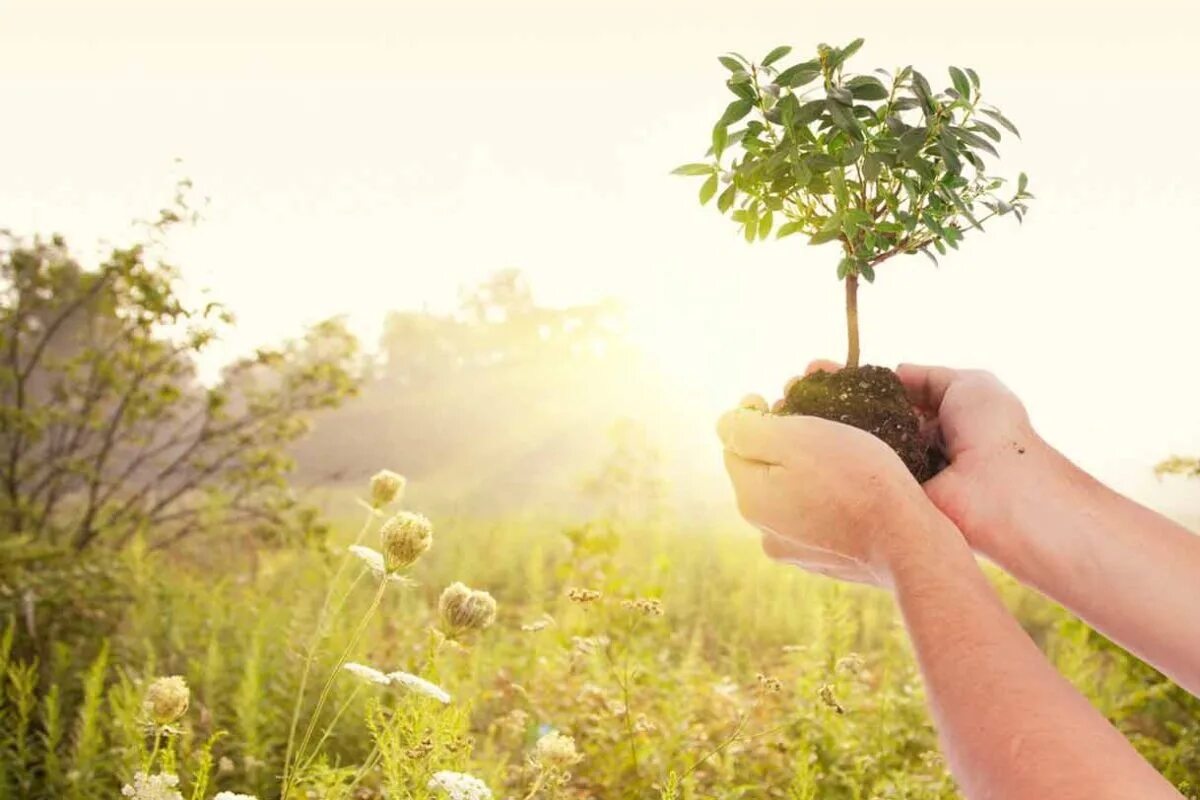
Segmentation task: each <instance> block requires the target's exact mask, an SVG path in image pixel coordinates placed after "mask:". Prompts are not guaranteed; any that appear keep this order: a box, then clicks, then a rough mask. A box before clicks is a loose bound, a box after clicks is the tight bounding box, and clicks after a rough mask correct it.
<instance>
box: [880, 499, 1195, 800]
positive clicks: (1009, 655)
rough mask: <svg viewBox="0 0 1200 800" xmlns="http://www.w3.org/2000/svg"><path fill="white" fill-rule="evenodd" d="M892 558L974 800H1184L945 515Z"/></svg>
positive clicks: (933, 695) (942, 720)
mask: <svg viewBox="0 0 1200 800" xmlns="http://www.w3.org/2000/svg"><path fill="white" fill-rule="evenodd" d="M922 527H923V528H925V529H926V530H923V531H922V536H920V537H913V538H914V539H915V540H916V544H915V545H913V546H911V547H910V546H908V545H906V548H905V550H904V551H902V552H901V553H899V554H898V555H897V557H896V558H895V559H894V563H893V567H892V574H893V580H894V588H895V594H896V598H897V602H898V604H899V607H900V610H901V612H902V613H903V615H904V620H905V623H906V625H907V627H908V630H909V635H910V636H911V638H912V642H913V646H914V648H915V651H916V654H917V659H918V661H919V662H920V665H921V669H922V672H923V673H924V676H925V681H926V685H927V692H928V695H929V698H930V704H931V707H932V711H933V715H934V718H935V720H936V722H937V726H938V732H939V735H940V737H941V739H942V744H943V749H944V750H945V753H946V755H947V758H948V760H949V763H950V766H951V769H952V770H953V771H954V774H955V776H956V777H957V779H958V781H959V784H960V786H961V788H962V789H963V791H964V793H965V794H966V796H967V797H969V798H971V800H983V798H1004V800H1025V799H1026V798H1028V800H1034V799H1035V798H1038V799H1039V800H1040V798H1048V797H1053V798H1056V800H1072V799H1073V798H1079V799H1080V800H1083V799H1084V798H1087V800H1098V799H1100V798H1127V797H1139V798H1176V800H1177V799H1178V798H1179V795H1178V794H1177V793H1176V792H1175V791H1174V790H1173V789H1172V788H1171V787H1170V786H1169V785H1168V784H1167V782H1166V781H1165V780H1164V779H1163V778H1162V777H1161V776H1159V775H1158V773H1156V772H1155V771H1154V770H1153V769H1152V768H1151V767H1150V766H1149V765H1148V764H1147V763H1146V762H1145V761H1143V760H1142V759H1141V757H1140V756H1138V754H1137V753H1136V752H1135V751H1134V750H1133V748H1132V747H1131V746H1130V745H1129V743H1128V742H1127V741H1126V740H1125V739H1124V738H1123V737H1122V736H1121V735H1120V733H1118V732H1117V731H1116V730H1115V729H1114V728H1113V727H1112V726H1111V725H1109V724H1108V722H1107V721H1106V720H1105V719H1104V718H1103V717H1102V716H1101V715H1100V714H1099V713H1098V712H1097V711H1096V710H1095V709H1094V708H1092V707H1091V706H1090V705H1089V704H1088V703H1087V701H1086V700H1085V699H1084V698H1083V697H1082V696H1081V695H1079V693H1078V692H1076V691H1075V690H1074V688H1072V687H1071V685H1070V684H1069V683H1067V682H1066V681H1065V680H1064V679H1063V678H1062V676H1060V675H1059V674H1058V673H1057V672H1055V671H1054V669H1053V668H1052V667H1051V666H1050V665H1049V663H1048V662H1047V661H1046V660H1045V658H1044V657H1043V656H1042V654H1041V653H1040V652H1039V651H1038V649H1037V648H1036V647H1035V646H1034V644H1033V642H1032V641H1030V639H1029V637H1028V636H1027V635H1026V634H1025V632H1024V631H1023V630H1021V628H1020V626H1019V625H1017V623H1016V621H1015V620H1014V619H1013V618H1012V616H1011V615H1010V614H1009V613H1008V612H1007V610H1006V609H1005V608H1004V607H1003V605H1002V604H1001V603H1000V601H999V599H998V598H997V596H996V594H995V592H994V591H993V589H992V587H991V586H990V584H988V582H987V580H986V578H985V577H984V575H983V573H982V571H981V570H980V569H979V567H978V565H977V564H976V563H975V560H974V558H973V556H972V555H971V552H970V549H969V548H968V547H967V545H966V543H965V542H964V541H963V540H962V538H961V536H960V535H959V533H958V531H957V530H955V529H954V527H953V526H952V525H951V523H950V522H949V520H947V519H946V518H945V517H943V516H941V515H940V514H935V513H932V512H931V513H930V515H929V518H928V519H927V520H926V521H925V522H923V523H922Z"/></svg>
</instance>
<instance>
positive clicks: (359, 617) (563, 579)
mask: <svg viewBox="0 0 1200 800" xmlns="http://www.w3.org/2000/svg"><path fill="white" fill-rule="evenodd" d="M360 494H361V495H362V496H363V497H369V493H368V489H367V484H366V479H365V477H364V480H363V483H362V491H361V493H360ZM341 505H342V510H340V511H339V512H338V514H337V519H338V520H339V522H338V524H336V525H335V526H333V532H332V533H331V534H330V535H329V536H328V538H326V539H324V540H322V541H320V542H313V543H309V544H307V545H304V546H292V547H286V548H277V549H273V550H265V549H255V548H250V547H246V546H244V543H243V542H242V541H241V540H239V539H238V538H237V537H234V536H228V537H225V538H223V539H222V538H221V537H220V536H218V537H216V538H215V539H212V540H210V541H208V542H207V543H206V545H205V546H204V547H196V548H192V549H190V550H188V551H183V552H173V553H170V554H166V555H164V554H159V553H155V552H151V551H149V550H147V549H146V548H145V547H141V546H138V545H137V544H136V543H135V544H134V545H132V546H131V547H129V548H128V549H126V550H125V551H123V552H120V553H116V554H113V553H105V554H96V555H91V554H84V555H80V556H63V555H62V554H47V553H41V554H39V552H38V551H37V549H36V548H33V547H31V546H28V545H26V546H20V545H19V543H18V544H16V545H14V544H9V545H6V550H5V555H6V558H4V559H3V561H2V562H0V563H3V564H4V567H3V573H2V575H0V593H2V594H0V597H2V599H3V603H4V609H5V613H6V616H7V622H6V629H5V633H4V636H3V646H2V648H0V666H2V672H3V674H4V676H5V685H4V691H3V693H2V694H0V698H2V700H0V797H3V798H23V799H26V800H40V799H41V798H72V799H76V798H78V799H79V800H83V799H85V798H97V799H99V798H111V797H116V796H119V795H120V792H121V789H122V787H123V786H124V787H128V788H127V789H126V794H125V796H132V797H140V798H155V799H156V800H157V799H161V800H166V799H168V798H176V797H188V798H193V799H194V800H199V799H200V798H208V797H211V796H213V795H214V794H215V793H218V792H233V793H238V794H245V795H252V796H255V797H259V798H275V797H278V796H279V794H280V778H281V775H282V774H283V772H284V766H285V759H286V758H287V753H288V750H289V747H288V739H289V729H290V727H291V722H292V719H291V718H292V713H293V709H294V701H295V698H296V696H297V692H298V691H299V689H300V685H301V680H302V677H303V675H304V673H305V664H306V660H307V656H308V654H309V653H310V652H311V654H312V659H313V660H312V664H311V666H312V669H311V677H310V678H309V679H308V680H307V682H306V683H307V685H306V687H305V691H304V695H303V700H304V702H303V704H302V706H301V711H300V714H299V719H298V721H299V725H298V733H297V735H296V737H295V738H296V739H299V738H300V736H299V733H302V732H303V731H304V730H305V729H306V728H307V727H308V726H307V723H308V721H309V719H310V718H311V712H312V711H313V709H314V707H315V706H316V705H317V704H318V702H319V695H320V694H321V690H322V689H323V688H324V687H325V678H326V677H327V676H329V677H330V678H331V680H330V681H329V683H328V690H329V693H328V697H327V699H326V701H325V702H324V703H321V706H322V711H321V713H320V715H319V719H317V720H316V722H314V724H313V726H312V733H311V735H310V737H309V740H308V743H307V746H306V747H304V748H298V749H300V750H301V752H299V753H298V754H296V755H294V756H293V759H292V766H291V773H292V774H291V777H290V778H289V781H290V782H291V784H292V786H291V788H290V789H289V792H288V795H287V796H288V797H293V798H300V797H314V798H315V797H322V798H363V799H364V800H365V798H381V797H388V798H434V797H446V796H449V797H483V796H486V795H483V794H474V793H472V791H473V790H472V789H471V788H470V787H469V786H466V785H465V784H464V785H461V786H459V785H457V784H442V785H443V786H444V787H446V788H439V780H442V779H439V778H435V775H437V774H438V773H442V772H445V771H452V772H456V773H466V774H469V775H472V776H475V777H476V778H477V779H479V780H480V781H483V782H484V783H485V784H486V785H487V786H488V787H490V791H491V792H492V793H493V796H495V797H498V798H499V797H503V798H538V797H540V798H552V797H553V798H615V797H629V798H634V797H637V798H664V799H665V798H738V797H746V798H750V797H769V798H776V797H777V798H837V799H838V800H840V799H842V798H846V799H847V800H849V799H851V798H853V799H854V800H859V799H861V800H869V799H871V798H952V797H955V796H957V795H956V794H955V789H954V785H953V782H952V780H951V778H950V777H949V775H948V773H947V771H946V768H945V765H944V763H943V761H942V759H941V757H940V756H939V754H938V750H937V742H936V737H935V734H934V731H933V728H932V725H931V722H930V720H929V718H928V715H927V712H926V710H925V705H924V698H923V693H922V687H921V680H920V676H919V673H918V671H917V669H916V666H915V664H914V661H913V659H912V657H911V654H910V652H909V649H908V646H907V644H906V639H905V635H904V631H903V628H902V626H901V625H900V623H899V621H898V619H897V615H896V613H895V611H894V609H893V608H892V605H891V601H890V598H889V597H888V596H887V595H886V594H884V593H882V592H879V591H874V590H870V589H865V588H858V587H851V586H846V585H841V584H837V583H833V582H830V581H826V580H823V579H820V578H816V577H811V576H806V575H804V574H801V573H800V572H799V571H797V570H794V569H789V568H785V567H782V566H779V565H775V564H772V563H770V562H768V561H767V560H766V559H764V558H762V557H761V555H760V553H759V552H758V546H757V543H756V542H755V541H754V539H753V538H752V537H751V536H749V535H747V534H746V532H745V531H737V530H726V529H714V530H697V529H694V528H693V527H690V526H683V525H681V524H679V523H678V522H675V521H673V520H672V519H671V518H670V515H662V514H653V515H645V516H643V517H639V516H637V515H632V516H625V517H621V516H612V517H600V518H596V519H594V520H592V521H590V522H586V523H584V524H575V525H566V524H564V525H559V524H555V523H553V522H550V521H548V520H546V519H542V520H537V519H510V520H507V521H506V520H503V519H466V518H462V519H454V518H435V519H434V520H433V521H432V524H433V540H432V546H431V547H430V548H429V549H428V550H427V551H425V552H422V553H419V554H418V557H417V558H416V560H415V562H414V563H413V564H412V565H411V566H409V567H406V568H403V569H401V570H399V571H398V572H397V573H395V574H396V575H402V576H403V580H399V581H390V580H384V579H382V578H381V576H380V575H379V574H377V573H376V572H374V571H373V570H372V569H371V568H370V567H369V566H368V565H367V564H365V563H363V562H362V561H360V560H359V559H357V558H355V557H353V556H350V557H349V558H348V559H347V557H346V547H347V546H348V545H350V544H352V543H353V542H354V541H357V540H358V538H359V534H358V533H357V531H358V530H359V528H358V524H359V523H358V522H357V521H356V520H355V517H358V518H361V517H363V516H366V518H367V521H368V525H369V526H370V529H369V530H366V532H365V535H362V539H361V541H362V545H365V546H370V547H372V548H375V549H380V550H384V551H386V550H387V547H386V543H382V542H381V541H380V539H379V535H378V530H379V528H380V526H381V525H382V524H383V523H384V522H385V521H386V520H387V518H388V517H390V516H391V515H392V514H393V513H394V512H395V511H396V507H394V506H393V507H391V508H381V509H379V510H372V511H370V512H364V511H363V509H361V508H356V507H355V506H353V505H350V504H346V503H343V504H341ZM419 549H420V548H418V550H419ZM410 555H411V552H410ZM995 581H996V583H997V584H998V585H999V587H1000V589H1001V591H1002V594H1003V596H1004V598H1005V601H1006V603H1007V604H1008V605H1009V606H1010V608H1012V609H1013V610H1014V612H1015V613H1016V614H1017V615H1018V616H1019V618H1020V619H1021V621H1022V623H1023V624H1024V626H1025V627H1026V629H1027V630H1028V631H1029V632H1030V634H1031V635H1032V636H1033V637H1034V638H1035V639H1036V640H1037V641H1038V643H1039V644H1040V646H1041V647H1042V648H1043V649H1044V650H1045V652H1046V653H1047V654H1048V655H1049V656H1050V658H1051V659H1052V660H1053V662H1054V663H1055V665H1056V666H1057V667H1058V668H1059V669H1060V670H1061V671H1062V672H1063V673H1064V674H1065V675H1067V676H1068V678H1069V679H1070V680H1071V681H1072V682H1073V683H1074V684H1075V685H1076V686H1078V687H1079V688H1080V689H1081V690H1082V691H1083V692H1085V693H1086V694H1087V696H1088V697H1089V698H1090V699H1091V700H1092V702H1094V703H1096V704H1097V705H1098V706H1099V707H1100V708H1101V709H1102V710H1103V712H1104V713H1105V714H1106V715H1107V716H1108V717H1109V718H1110V719H1111V720H1113V721H1114V723H1115V724H1116V725H1117V726H1118V727H1119V728H1120V729H1121V730H1122V731H1123V732H1124V733H1126V734H1127V735H1128V736H1129V737H1130V738H1131V739H1132V740H1133V742H1134V743H1135V745H1136V746H1137V747H1138V749H1139V750H1140V751H1141V752H1142V753H1143V754H1144V755H1145V756H1146V757H1147V758H1149V759H1150V760H1151V761H1152V762H1153V763H1154V764H1155V765H1156V766H1157V767H1158V768H1159V769H1161V770H1162V771H1163V772H1164V773H1165V774H1166V775H1167V776H1168V777H1169V778H1170V779H1171V780H1172V781H1173V782H1174V783H1176V785H1178V786H1179V787H1180V789H1181V790H1182V791H1183V793H1184V794H1185V795H1186V796H1189V797H1196V796H1197V792H1198V791H1200V781H1198V780H1197V776H1200V728H1198V726H1196V724H1195V719H1196V718H1197V715H1198V714H1200V703H1198V702H1197V700H1196V699H1195V698H1192V697H1190V696H1188V695H1187V694H1186V693H1184V692H1182V691H1181V690H1179V689H1178V688H1177V687H1175V686H1174V685H1173V684H1171V683H1170V682H1169V681H1167V680H1166V679H1164V678H1162V677H1161V676H1159V675H1158V674H1157V673H1155V672H1154V671H1153V670H1150V669H1148V668H1147V667H1145V666H1143V665H1142V664H1140V663H1139V662H1138V661H1136V660H1135V659H1133V658H1131V657H1130V656H1128V655H1126V654H1124V653H1123V652H1122V651H1120V650H1119V649H1117V648H1115V647H1113V646H1111V645H1109V644H1108V643H1107V642H1105V641H1104V640H1103V639H1102V638H1101V637H1099V636H1098V635H1097V634H1095V633H1093V632H1091V631H1090V630H1089V629H1088V628H1087V627H1086V626H1084V625H1082V624H1081V623H1079V622H1078V621H1076V620H1075V619H1073V618H1072V617H1071V616H1069V615H1068V614H1066V613H1064V612H1063V611H1062V610H1061V609H1059V608H1057V607H1055V606H1054V605H1052V604H1050V603H1048V602H1046V601H1045V600H1043V599H1041V598H1039V597H1037V596H1035V595H1033V594H1031V593H1030V592H1028V591H1025V590H1023V589H1021V588H1019V587H1017V586H1015V585H1013V584H1012V583H1011V582H1009V581H1008V580H1006V579H1004V578H1003V577H1002V576H999V575H995ZM454 582H462V583H464V584H466V585H468V586H470V587H472V588H473V589H479V590H486V591H487V592H488V593H490V595H491V596H492V597H493V598H494V600H495V602H496V613H495V618H494V622H491V624H488V625H487V627H485V628H482V629H478V630H470V629H469V627H470V625H468V626H467V628H462V627H461V626H460V627H458V628H455V627H453V626H450V625H449V624H448V623H447V618H446V616H445V614H444V613H443V614H440V615H439V608H438V607H439V597H440V595H441V594H442V592H443V590H444V588H445V587H447V586H449V585H450V584H452V583H454ZM381 586H382V591H380V587H381ZM331 588H332V591H331V592H330V593H329V596H330V597H331V598H332V603H331V605H330V606H328V607H326V613H325V615H324V617H325V619H324V621H322V619H321V618H322V607H323V606H324V605H325V603H326V595H327V590H328V589H331ZM376 600H377V601H378V603H377V608H376V609H375V610H374V613H372V614H370V616H367V617H364V615H366V614H367V613H368V612H369V611H370V610H371V609H372V608H373V604H374V602H375V601H376ZM478 621H479V620H476V622H478ZM460 622H461V620H460ZM360 623H361V625H360ZM313 645H315V647H313V649H312V650H310V646H313ZM343 661H349V662H354V663H358V664H362V665H365V666H370V667H372V668H376V669H378V670H380V671H381V672H382V673H389V672H392V671H404V672H406V673H410V674H411V675H415V676H419V677H420V678H422V679H424V680H426V681H429V682H430V683H432V684H434V685H436V686H437V687H441V689H443V690H444V691H445V692H446V693H448V694H449V695H450V698H449V702H448V703H443V702H441V700H440V699H438V698H437V697H434V696H431V695H433V694H436V692H434V691H431V690H429V689H428V688H426V687H424V686H423V685H415V686H414V685H413V683H410V684H409V685H403V684H398V683H397V682H395V681H388V682H387V685H379V684H377V683H375V682H373V681H372V680H371V679H370V678H371V673H370V672H369V671H368V670H359V669H357V668H352V669H350V670H348V669H346V668H345V667H344V666H343V667H342V668H341V669H338V668H337V667H338V664H339V663H342V662H343ZM163 676H180V677H182V678H183V679H184V681H186V684H187V687H188V690H189V692H190V695H189V699H190V703H189V704H188V706H187V708H186V710H185V711H183V712H182V713H180V714H179V715H178V718H177V719H169V720H168V721H166V722H163V721H162V720H160V721H159V723H161V724H159V723H156V722H154V720H153V719H150V718H149V717H153V715H154V713H155V706H154V702H155V698H154V696H151V697H150V699H149V702H148V701H147V692H148V691H151V693H152V695H153V692H154V691H157V690H150V686H151V685H152V683H153V682H154V681H155V680H156V679H158V678H160V677H163ZM364 676H365V677H364ZM376 677H378V676H376ZM414 683H415V682H414ZM158 700H159V702H160V705H161V701H162V697H161V695H160V696H159V698H158ZM997 702H1004V698H1002V697H998V698H997ZM168 705H169V704H168ZM175 710H178V709H175ZM171 716H172V712H171V710H170V709H168V711H167V717H171ZM561 737H570V741H566V740H564V739H563V738H561ZM151 762H153V763H151ZM139 772H144V773H148V774H149V775H151V776H153V775H157V774H160V773H165V774H170V775H175V776H177V777H178V784H177V785H175V786H168V785H166V784H163V785H157V784H155V785H151V783H147V782H145V781H144V782H143V784H142V785H140V786H139V785H138V784H137V783H136V782H135V779H134V776H135V774H136V773H139ZM176 792H177V794H176ZM217 796H221V795H219V794H218V795H217ZM230 796H231V795H228V794H227V795H224V797H226V798H228V797H230ZM232 796H233V797H236V796H237V794H234V795H232Z"/></svg>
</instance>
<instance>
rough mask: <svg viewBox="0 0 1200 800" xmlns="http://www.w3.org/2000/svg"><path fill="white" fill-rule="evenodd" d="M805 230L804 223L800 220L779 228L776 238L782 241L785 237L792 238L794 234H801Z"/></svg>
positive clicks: (786, 223)
mask: <svg viewBox="0 0 1200 800" xmlns="http://www.w3.org/2000/svg"><path fill="white" fill-rule="evenodd" d="M802 230H804V223H803V222H801V221H799V220H793V221H791V222H785V223H784V224H782V225H780V226H779V230H777V231H775V238H776V239H782V238H783V237H785V236H791V235H792V234H793V233H799V232H800V231H802Z"/></svg>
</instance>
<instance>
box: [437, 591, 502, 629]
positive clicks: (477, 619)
mask: <svg viewBox="0 0 1200 800" xmlns="http://www.w3.org/2000/svg"><path fill="white" fill-rule="evenodd" d="M438 613H439V614H440V615H441V617H442V621H443V622H445V623H446V625H447V627H449V628H450V629H451V630H453V631H467V630H483V629H484V628H486V627H488V626H489V625H491V624H492V623H493V622H495V621H496V600H495V598H493V597H492V596H491V595H490V594H488V593H487V592H484V591H479V590H477V589H472V588H470V587H469V586H467V585H465V584H462V583H458V582H455V583H452V584H450V585H449V586H447V587H446V589H445V591H443V592H442V596H441V597H440V598H439V599H438Z"/></svg>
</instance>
